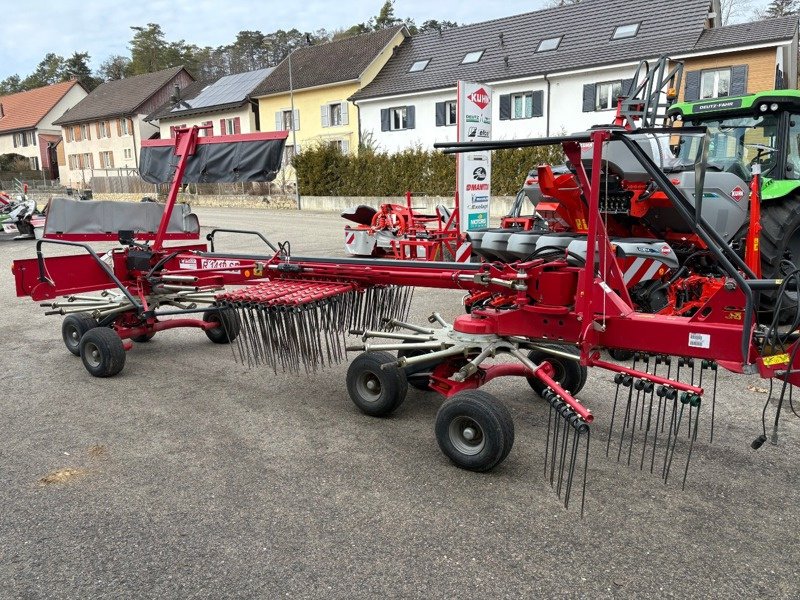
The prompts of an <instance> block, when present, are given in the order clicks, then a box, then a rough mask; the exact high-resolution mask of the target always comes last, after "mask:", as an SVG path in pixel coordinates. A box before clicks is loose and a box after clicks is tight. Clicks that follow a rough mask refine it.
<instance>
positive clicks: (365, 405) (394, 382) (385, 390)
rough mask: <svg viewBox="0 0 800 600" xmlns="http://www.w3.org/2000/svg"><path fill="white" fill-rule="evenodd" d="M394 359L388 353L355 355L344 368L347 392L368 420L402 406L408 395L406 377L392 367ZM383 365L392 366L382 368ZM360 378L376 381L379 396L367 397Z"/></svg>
mask: <svg viewBox="0 0 800 600" xmlns="http://www.w3.org/2000/svg"><path fill="white" fill-rule="evenodd" d="M396 362H397V358H395V357H394V356H392V355H391V354H389V353H388V352H364V353H363V354H359V355H358V356H357V357H356V358H355V359H354V360H353V361H352V362H351V363H350V366H349V367H348V369H347V393H348V394H350V399H351V400H352V401H353V404H355V405H356V406H357V407H358V409H359V410H360V411H361V412H363V413H364V414H365V415H369V416H371V417H386V416H388V415H390V414H392V413H393V412H394V411H395V410H397V407H398V406H400V405H401V404H402V403H403V400H405V399H406V394H407V393H408V382H407V381H406V375H405V373H403V372H402V371H401V370H400V369H398V368H397V366H396V365H395V364H394V363H396ZM383 365H392V366H389V367H387V368H385V369H382V368H381V367H382V366H383ZM364 377H369V378H370V379H371V380H372V381H377V383H378V384H379V386H380V393H379V394H377V397H372V398H370V397H368V396H366V394H367V393H368V392H367V391H366V390H364V389H363V388H364V387H366V382H365V381H364Z"/></svg>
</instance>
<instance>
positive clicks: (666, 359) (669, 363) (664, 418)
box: [661, 356, 672, 433]
mask: <svg viewBox="0 0 800 600" xmlns="http://www.w3.org/2000/svg"><path fill="white" fill-rule="evenodd" d="M664 362H665V363H667V379H669V378H670V374H671V373H672V357H671V356H665V357H664ZM666 422H667V398H666V397H665V398H664V412H663V413H662V414H661V433H664V424H665V423H666Z"/></svg>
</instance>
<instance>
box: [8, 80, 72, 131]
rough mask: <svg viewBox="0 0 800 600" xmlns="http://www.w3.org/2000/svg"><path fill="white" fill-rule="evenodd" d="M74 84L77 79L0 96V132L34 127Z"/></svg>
mask: <svg viewBox="0 0 800 600" xmlns="http://www.w3.org/2000/svg"><path fill="white" fill-rule="evenodd" d="M74 85H80V84H79V83H78V82H77V81H65V82H63V83H55V84H53V85H48V86H45V87H40V88H36V89H34V90H29V91H27V92H18V93H16V94H9V95H8V96H0V104H2V105H3V116H2V117H0V133H5V132H9V131H17V130H20V129H32V128H34V127H36V125H37V124H38V123H39V121H41V120H42V119H43V118H44V117H45V115H47V113H49V112H50V111H51V110H52V109H53V107H54V106H55V105H56V104H58V101H59V100H61V99H62V98H63V97H64V95H65V94H66V93H67V92H68V91H69V90H71V89H72V86H74Z"/></svg>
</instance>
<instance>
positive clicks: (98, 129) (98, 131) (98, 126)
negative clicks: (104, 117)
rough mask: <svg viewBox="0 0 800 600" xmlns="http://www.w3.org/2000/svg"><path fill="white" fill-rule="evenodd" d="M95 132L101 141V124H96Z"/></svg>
mask: <svg viewBox="0 0 800 600" xmlns="http://www.w3.org/2000/svg"><path fill="white" fill-rule="evenodd" d="M94 130H95V132H96V133H97V139H98V140H99V139H100V123H95V124H94Z"/></svg>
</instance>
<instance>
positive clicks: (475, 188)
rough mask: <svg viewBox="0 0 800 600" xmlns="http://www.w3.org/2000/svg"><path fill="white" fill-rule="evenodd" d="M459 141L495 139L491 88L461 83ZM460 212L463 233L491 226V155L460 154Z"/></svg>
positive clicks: (479, 84) (459, 91)
mask: <svg viewBox="0 0 800 600" xmlns="http://www.w3.org/2000/svg"><path fill="white" fill-rule="evenodd" d="M456 110H457V116H458V126H457V127H458V141H459V142H476V141H480V142H485V141H488V140H490V139H492V88H490V87H489V86H487V85H483V84H481V83H473V82H471V81H459V82H458V103H457V109H456ZM457 157H458V171H457V177H458V182H457V183H458V200H459V203H458V208H459V215H458V217H459V219H458V220H459V223H460V225H461V231H462V232H464V231H471V230H475V229H481V228H484V227H488V226H489V198H490V196H491V190H492V185H491V180H492V155H491V153H490V152H485V151H484V152H465V153H462V154H458V155H457Z"/></svg>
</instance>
